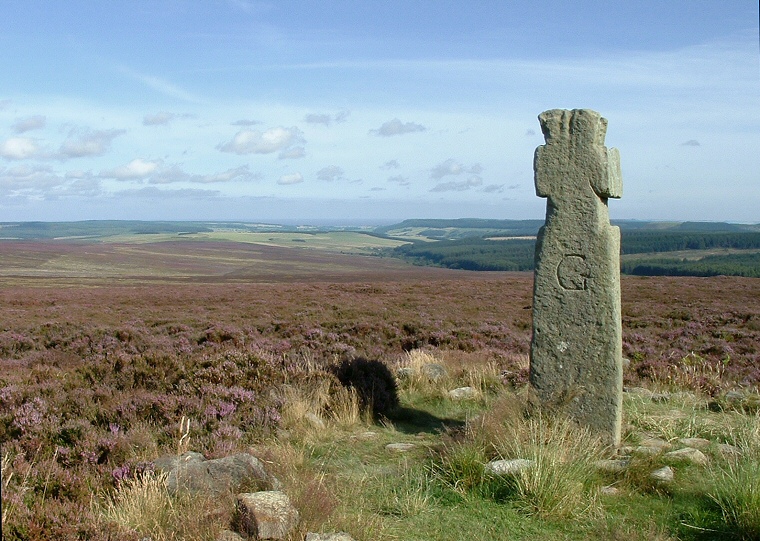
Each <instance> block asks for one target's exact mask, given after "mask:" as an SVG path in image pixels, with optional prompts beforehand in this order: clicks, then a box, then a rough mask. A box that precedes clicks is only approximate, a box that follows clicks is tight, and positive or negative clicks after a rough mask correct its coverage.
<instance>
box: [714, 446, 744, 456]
mask: <svg viewBox="0 0 760 541" xmlns="http://www.w3.org/2000/svg"><path fill="white" fill-rule="evenodd" d="M718 451H719V452H720V454H722V455H723V456H726V457H731V458H738V457H740V456H742V454H743V453H742V451H741V449H739V448H738V447H737V446H735V445H731V444H730V443H719V444H718Z"/></svg>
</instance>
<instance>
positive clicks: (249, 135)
mask: <svg viewBox="0 0 760 541" xmlns="http://www.w3.org/2000/svg"><path fill="white" fill-rule="evenodd" d="M301 142H303V135H302V134H301V131H300V130H299V129H298V128H296V127H292V128H283V127H282V126H278V127H276V128H269V129H268V130H266V131H263V132H262V131H259V130H249V129H246V130H240V131H239V132H237V133H236V134H235V136H234V137H233V138H232V140H231V141H229V142H227V143H225V144H223V145H222V144H220V145H218V146H217V148H218V149H219V150H221V151H222V152H232V153H234V154H271V153H272V152H277V151H281V150H285V149H287V148H289V147H290V146H292V145H295V144H298V143H301Z"/></svg>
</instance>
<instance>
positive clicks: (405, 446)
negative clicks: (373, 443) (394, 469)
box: [385, 443, 417, 453]
mask: <svg viewBox="0 0 760 541" xmlns="http://www.w3.org/2000/svg"><path fill="white" fill-rule="evenodd" d="M415 447H417V446H416V445H415V444H414V443H389V444H388V445H386V446H385V448H386V449H387V450H388V451H392V452H394V453H405V452H407V451H411V450H412V449H414V448H415Z"/></svg>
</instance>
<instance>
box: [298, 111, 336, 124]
mask: <svg viewBox="0 0 760 541" xmlns="http://www.w3.org/2000/svg"><path fill="white" fill-rule="evenodd" d="M332 120H333V119H332V116H331V115H325V114H316V113H312V114H310V115H306V117H304V121H305V122H306V123H307V124H322V125H324V126H329V125H330V124H331V123H332Z"/></svg>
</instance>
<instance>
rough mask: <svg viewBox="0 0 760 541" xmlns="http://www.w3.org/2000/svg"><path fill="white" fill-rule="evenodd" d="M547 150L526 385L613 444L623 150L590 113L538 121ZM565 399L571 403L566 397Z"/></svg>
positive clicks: (538, 163)
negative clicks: (617, 210) (616, 211)
mask: <svg viewBox="0 0 760 541" xmlns="http://www.w3.org/2000/svg"><path fill="white" fill-rule="evenodd" d="M538 118H539V121H540V123H541V131H542V132H543V134H544V138H545V140H546V144H544V145H541V146H539V147H538V148H537V149H536V152H535V156H534V160H533V171H534V174H535V187H536V195H538V196H539V197H546V198H547V203H546V222H545V224H544V226H543V227H542V228H541V229H540V230H539V232H538V237H537V239H536V256H535V271H534V286H533V336H532V339H531V345H530V383H531V385H532V387H533V389H534V390H535V391H536V394H537V396H538V398H539V400H540V402H541V403H543V404H547V405H549V406H554V405H556V404H558V403H563V405H564V407H565V409H566V410H567V412H568V413H569V414H570V415H571V416H572V417H573V418H574V419H575V420H576V421H578V422H579V423H580V424H582V425H585V426H587V427H588V428H589V429H591V431H592V432H594V433H595V434H596V435H597V436H599V437H601V438H602V439H603V440H605V442H606V443H608V444H610V445H613V446H617V445H618V444H619V443H620V434H621V423H622V406H623V404H622V390H623V362H622V335H623V331H622V324H621V308H620V229H619V228H618V227H615V226H612V225H610V219H609V209H608V206H607V201H608V199H609V198H611V197H612V198H616V197H620V196H621V195H622V192H623V180H622V174H621V171H620V154H619V153H618V151H617V149H614V148H607V147H605V146H604V137H605V134H606V131H607V120H606V119H604V118H602V116H601V115H600V114H599V113H597V112H596V111H592V110H590V109H573V110H572V111H568V110H562V109H552V110H550V111H544V112H543V113H541V114H540V115H539V117H538ZM568 397H569V398H570V399H568Z"/></svg>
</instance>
